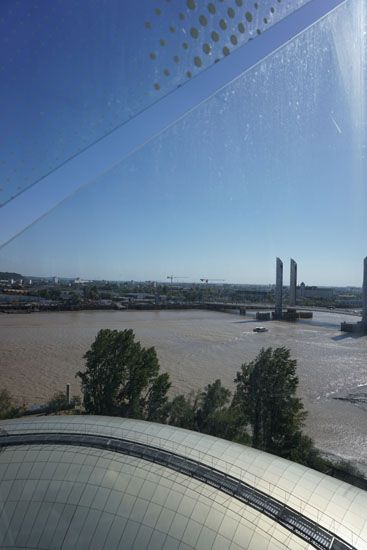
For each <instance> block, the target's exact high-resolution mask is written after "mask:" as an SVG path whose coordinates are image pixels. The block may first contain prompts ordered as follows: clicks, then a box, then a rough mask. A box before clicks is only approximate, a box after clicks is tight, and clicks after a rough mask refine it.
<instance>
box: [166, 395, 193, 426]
mask: <svg viewBox="0 0 367 550" xmlns="http://www.w3.org/2000/svg"><path fill="white" fill-rule="evenodd" d="M196 406H197V404H196V400H194V398H193V393H191V394H190V395H189V396H188V397H186V396H185V395H176V397H174V398H173V399H172V401H171V402H170V403H169V404H168V424H172V426H177V427H178V428H186V429H187V430H197V425H196Z"/></svg>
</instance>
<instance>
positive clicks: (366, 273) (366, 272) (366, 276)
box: [362, 256, 367, 330]
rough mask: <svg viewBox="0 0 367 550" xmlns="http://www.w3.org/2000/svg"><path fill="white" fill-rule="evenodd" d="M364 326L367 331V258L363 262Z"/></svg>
mask: <svg viewBox="0 0 367 550" xmlns="http://www.w3.org/2000/svg"><path fill="white" fill-rule="evenodd" d="M362 293H363V294H362V300H363V302H362V304H363V310H362V325H363V326H364V328H365V329H366V330H367V256H366V257H365V259H364V261H363V287H362Z"/></svg>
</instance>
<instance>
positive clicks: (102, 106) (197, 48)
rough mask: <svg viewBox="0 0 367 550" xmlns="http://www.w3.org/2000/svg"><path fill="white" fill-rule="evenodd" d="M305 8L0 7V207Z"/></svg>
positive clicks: (298, 2) (240, 2)
mask: <svg viewBox="0 0 367 550" xmlns="http://www.w3.org/2000/svg"><path fill="white" fill-rule="evenodd" d="M307 2H308V0H259V1H258V2H253V1H249V0H235V1H231V2H228V1H226V2H224V1H218V0H214V1H213V2H202V3H201V2H198V1H196V0H179V1H177V2H170V1H163V0H157V2H155V3H152V2H151V1H150V0H140V1H139V2H135V1H133V0H129V1H124V2H119V1H118V0H111V1H110V2H107V3H106V2H103V1H102V0H91V1H89V2H84V1H82V2H80V1H78V2H72V3H70V2H69V3H68V4H67V5H66V4H65V2H63V1H62V0H55V1H53V2H48V1H46V0H41V1H40V2H37V3H35V2H32V3H30V2H28V1H27V0H20V1H18V2H11V1H5V2H2V3H1V7H0V37H1V39H0V40H1V48H0V74H1V82H2V85H1V88H0V99H1V105H2V116H1V119H0V125H1V126H0V135H1V136H2V142H1V147H0V150H1V159H0V180H1V185H0V205H1V204H4V203H6V202H7V201H9V200H11V199H12V198H14V197H15V196H17V195H18V194H19V193H21V192H22V191H23V190H24V189H26V188H28V187H29V186H31V185H32V184H34V183H35V182H37V181H39V180H40V179H42V178H44V177H45V176H47V175H48V174H50V173H52V172H53V171H54V170H55V169H56V168H57V167H58V166H61V165H62V164H63V163H65V162H67V161H68V159H70V158H72V157H74V156H75V155H77V154H78V153H79V152H81V151H83V150H85V149H86V148H88V147H89V146H90V145H91V144H92V143H95V142H96V141H98V140H100V139H101V138H102V137H103V136H105V135H107V134H109V133H110V132H112V131H113V130H114V129H116V128H117V127H119V126H121V125H122V124H124V123H125V122H126V121H128V120H129V119H131V118H132V117H134V116H135V115H137V114H138V113H139V112H141V111H142V110H144V109H146V108H147V107H149V106H150V105H152V104H154V103H155V102H157V101H159V99H160V98H162V97H164V96H165V95H166V94H168V93H169V92H172V91H173V90H175V89H176V88H177V87H178V86H181V85H183V84H185V82H186V81H187V80H189V79H191V78H192V77H195V76H196V75H197V74H199V73H200V72H201V71H203V70H204V69H206V68H208V67H210V66H211V65H212V64H213V63H215V62H218V61H221V60H222V59H223V58H224V57H227V56H228V55H229V54H230V53H232V52H233V51H234V50H236V49H237V48H239V47H241V46H243V45H245V44H246V43H248V41H250V40H252V39H255V38H256V37H257V36H258V35H259V34H261V33H262V32H264V31H266V29H267V28H270V27H271V26H272V25H273V24H274V23H276V22H278V21H280V20H282V19H283V18H285V17H286V16H287V15H289V14H291V13H292V12H293V11H295V10H297V9H298V8H299V7H301V6H302V5H304V4H306V3H307ZM244 51H246V50H244Z"/></svg>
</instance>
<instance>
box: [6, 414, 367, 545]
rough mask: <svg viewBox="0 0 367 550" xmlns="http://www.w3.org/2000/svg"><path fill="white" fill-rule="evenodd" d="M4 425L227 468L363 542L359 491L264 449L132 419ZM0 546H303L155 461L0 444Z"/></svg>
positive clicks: (365, 505)
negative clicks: (125, 444) (124, 443)
mask: <svg viewBox="0 0 367 550" xmlns="http://www.w3.org/2000/svg"><path fill="white" fill-rule="evenodd" d="M0 429H1V430H5V431H6V432H7V433H8V434H22V433H42V432H49V433H51V432H60V433H61V432H62V433H80V434H99V435H104V436H111V437H115V438H124V439H129V440H132V441H136V442H141V443H145V444H149V445H154V446H156V447H160V448H163V449H167V450H170V451H172V452H175V453H178V454H181V455H184V456H186V457H191V458H194V459H195V460H198V461H200V462H202V463H205V464H208V465H210V466H213V467H215V468H217V469H218V470H221V471H224V472H226V473H229V474H231V475H233V476H235V477H237V478H239V479H241V480H243V481H245V482H247V483H249V484H251V485H252V486H254V487H256V488H258V489H261V490H262V491H264V492H265V493H267V494H269V495H271V496H273V497H275V498H277V499H278V500H280V501H282V502H285V503H286V504H287V505H288V506H291V507H292V508H294V509H295V510H298V511H300V512H301V513H303V514H304V515H306V516H308V517H310V518H311V519H313V520H316V521H317V522H318V523H319V524H320V525H322V526H324V527H326V528H327V529H330V530H331V531H333V532H335V533H336V534H337V535H339V536H341V537H342V538H344V540H346V541H347V542H349V543H351V544H353V545H354V546H355V547H356V548H367V543H366V542H365V540H367V519H366V512H365V511H366V510H367V493H365V492H363V491H362V490H360V489H357V488H355V487H352V486H349V485H348V484H346V483H343V482H340V481H337V480H335V479H333V478H329V477H328V476H325V475H322V474H320V473H318V472H315V471H313V470H310V469H308V468H305V467H303V466H300V465H298V464H294V463H291V462H288V461H286V460H283V459H281V458H278V457H274V456H272V455H269V454H266V453H262V452H259V451H256V450H254V449H251V448H248V447H244V446H242V445H238V444H234V443H230V442H228V441H224V440H220V439H218V438H214V437H211V436H206V435H202V434H198V433H195V432H190V431H188V430H182V429H177V428H174V427H171V426H166V425H160V424H154V423H147V422H142V421H137V420H129V419H121V418H108V417H93V416H75V417H41V418H37V420H35V419H31V418H29V419H21V420H10V421H3V422H1V423H0ZM0 501H1V505H2V515H1V520H0V521H1V525H0V547H12V548H14V547H33V548H45V547H47V548H70V547H75V548H109V549H110V548H111V549H112V548H122V547H123V548H148V547H149V548H231V549H233V550H234V549H238V548H254V549H255V548H256V549H257V548H309V545H308V544H307V543H306V542H304V541H302V540H301V539H299V538H298V537H297V536H295V535H293V534H292V533H290V532H289V531H287V530H285V529H284V528H283V527H282V526H280V525H279V524H277V523H275V522H274V521H273V520H271V519H269V518H267V517H265V516H264V515H262V514H261V513H260V512H258V511H256V510H254V509H252V508H250V507H248V506H246V505H244V504H243V503H241V502H239V501H238V500H236V499H235V498H232V497H230V496H228V495H226V494H224V493H222V492H221V491H219V490H217V489H215V488H213V487H210V486H208V485H207V484H205V483H203V482H201V481H198V480H195V479H192V478H190V477H187V476H185V475H183V474H180V473H177V472H175V471H173V470H170V469H168V468H166V467H163V466H161V465H158V464H154V463H150V462H148V461H145V460H141V459H137V458H134V457H129V456H125V455H120V454H118V453H115V452H111V451H103V450H99V449H94V448H85V447H76V446H75V447H74V446H73V447H69V446H61V445H39V446H38V445H31V446H25V445H24V446H20V447H7V448H4V450H3V451H2V452H1V453H0Z"/></svg>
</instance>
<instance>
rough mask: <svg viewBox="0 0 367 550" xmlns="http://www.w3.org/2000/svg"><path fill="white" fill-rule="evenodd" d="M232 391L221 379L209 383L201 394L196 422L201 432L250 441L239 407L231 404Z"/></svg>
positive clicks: (232, 439)
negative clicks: (223, 384)
mask: <svg viewBox="0 0 367 550" xmlns="http://www.w3.org/2000/svg"><path fill="white" fill-rule="evenodd" d="M230 397H231V392H230V391H229V390H228V389H227V388H225V387H224V386H222V383H221V381H220V380H219V379H217V380H215V382H213V384H208V386H207V387H206V388H205V390H204V391H203V392H202V393H201V394H200V395H199V405H200V406H199V408H198V410H197V413H196V423H197V425H198V429H199V431H201V432H204V433H207V434H210V435H215V436H217V437H222V438H223V439H229V440H231V441H242V442H244V443H245V442H246V443H247V442H248V441H249V437H248V434H247V431H246V422H245V419H244V416H243V414H242V411H241V409H240V408H239V407H232V406H231V405H230Z"/></svg>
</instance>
